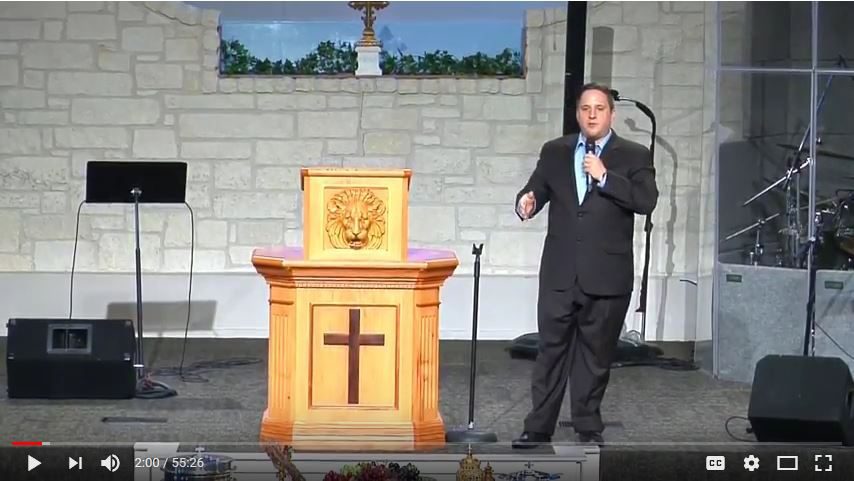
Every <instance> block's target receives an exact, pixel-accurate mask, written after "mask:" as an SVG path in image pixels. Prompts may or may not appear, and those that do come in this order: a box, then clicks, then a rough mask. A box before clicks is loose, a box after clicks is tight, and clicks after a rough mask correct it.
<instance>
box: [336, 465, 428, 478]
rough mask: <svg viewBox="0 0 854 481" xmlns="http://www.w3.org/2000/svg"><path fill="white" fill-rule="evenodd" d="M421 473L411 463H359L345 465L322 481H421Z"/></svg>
mask: <svg viewBox="0 0 854 481" xmlns="http://www.w3.org/2000/svg"><path fill="white" fill-rule="evenodd" d="M424 479H425V478H423V477H422V476H421V472H420V471H419V470H418V468H416V467H415V465H413V464H412V463H409V464H407V465H406V466H401V465H400V464H398V463H388V464H383V463H377V462H370V463H359V464H357V465H355V466H352V465H346V466H344V468H343V469H341V471H340V472H337V473H336V472H335V471H329V472H328V473H326V476H324V477H323V481H423V480H424Z"/></svg>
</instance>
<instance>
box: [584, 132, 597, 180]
mask: <svg viewBox="0 0 854 481" xmlns="http://www.w3.org/2000/svg"><path fill="white" fill-rule="evenodd" d="M584 150H585V151H586V152H587V153H588V154H594V155H596V142H594V141H592V140H590V139H587V144H586V145H585V146H584ZM592 188H593V185H592V183H591V182H590V174H587V192H590V191H591V190H592Z"/></svg>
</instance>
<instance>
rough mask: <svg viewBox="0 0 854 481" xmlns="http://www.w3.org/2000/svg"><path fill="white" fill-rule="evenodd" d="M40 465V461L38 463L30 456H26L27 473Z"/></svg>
mask: <svg viewBox="0 0 854 481" xmlns="http://www.w3.org/2000/svg"><path fill="white" fill-rule="evenodd" d="M41 464H42V463H41V461H39V460H38V459H36V458H34V457H32V456H27V471H32V470H34V469H36V468H37V467H39V466H41Z"/></svg>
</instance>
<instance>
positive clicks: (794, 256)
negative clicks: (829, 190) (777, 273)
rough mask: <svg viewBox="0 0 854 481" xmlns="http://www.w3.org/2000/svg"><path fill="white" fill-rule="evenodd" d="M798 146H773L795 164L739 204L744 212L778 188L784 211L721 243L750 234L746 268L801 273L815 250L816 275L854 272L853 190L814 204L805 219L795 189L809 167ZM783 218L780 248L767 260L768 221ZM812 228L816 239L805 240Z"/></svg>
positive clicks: (800, 194) (826, 153) (805, 207)
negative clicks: (784, 151) (767, 267)
mask: <svg viewBox="0 0 854 481" xmlns="http://www.w3.org/2000/svg"><path fill="white" fill-rule="evenodd" d="M803 143H804V142H801V145H800V146H794V145H789V144H777V145H778V146H780V147H782V148H784V149H787V150H792V151H795V152H796V153H795V155H794V159H793V161H792V162H790V167H789V169H788V170H787V172H786V174H785V175H784V176H783V177H781V178H780V179H778V180H777V181H776V182H774V183H773V184H771V185H770V186H768V187H767V188H765V189H764V190H762V191H761V192H759V193H758V194H756V195H754V196H753V197H751V198H750V199H748V200H747V201H745V202H744V204H742V205H743V206H745V207H746V206H748V205H750V204H752V203H753V202H755V201H756V200H757V199H759V198H760V197H762V196H763V195H765V194H766V193H768V192H770V191H772V190H774V189H776V188H777V187H778V186H780V185H782V186H783V190H784V191H785V194H786V209H785V211H784V212H778V213H776V214H773V215H770V216H768V217H764V218H760V219H757V221H756V222H754V223H753V224H751V225H749V226H747V227H745V228H743V229H740V230H738V231H737V232H733V233H732V234H730V235H728V236H727V237H725V238H724V241H729V240H731V239H734V238H736V237H739V236H742V235H745V234H748V233H753V239H754V241H753V245H752V246H751V247H750V248H749V249H747V251H746V252H745V253H744V261H745V263H747V264H750V265H757V266H758V265H773V266H776V267H789V268H799V269H802V268H806V267H807V260H808V255H807V254H808V253H809V247H810V245H811V244H814V258H813V260H814V263H815V268H817V269H826V270H854V189H840V190H837V191H836V193H835V195H833V196H830V197H828V198H825V199H823V200H820V201H817V202H816V203H815V217H814V218H813V219H806V218H805V217H806V215H805V214H806V211H808V209H809V204H807V205H802V203H803V202H802V201H803V200H804V197H806V198H807V200H808V198H809V196H808V195H807V194H806V193H804V192H803V190H801V189H799V188H797V187H798V186H799V185H800V182H799V180H800V178H799V177H800V174H801V171H802V170H803V169H804V168H806V167H808V166H809V164H810V163H811V160H810V159H809V158H808V157H807V158H806V159H805V160H802V159H801V155H800V154H801V153H802V152H803V151H804V148H803ZM817 155H819V156H826V157H833V158H838V159H845V160H850V161H854V157H852V156H848V155H844V154H838V153H835V152H830V151H826V150H818V151H817ZM844 179H845V180H849V181H851V182H852V183H854V176H845V177H844ZM781 215H785V216H786V217H785V218H786V223H785V226H784V227H783V228H781V229H778V230H777V231H776V232H775V233H776V236H775V237H776V242H774V243H775V244H777V245H779V247H778V248H777V249H776V252H775V253H774V258H773V261H771V262H769V259H768V258H767V256H766V254H767V253H766V249H765V244H764V243H763V239H762V235H763V231H764V230H765V229H764V228H765V227H766V225H768V224H769V223H770V222H771V221H773V220H775V219H777V218H778V217H780V216H781ZM807 222H812V223H813V224H814V231H813V232H815V237H814V238H813V239H810V238H809V229H808V227H809V225H808V224H807Z"/></svg>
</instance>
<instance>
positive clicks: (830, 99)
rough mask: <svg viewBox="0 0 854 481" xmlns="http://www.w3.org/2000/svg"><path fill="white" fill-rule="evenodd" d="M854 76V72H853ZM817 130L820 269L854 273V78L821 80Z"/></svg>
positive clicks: (821, 77) (826, 77) (818, 249)
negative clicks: (853, 112) (852, 120)
mask: <svg viewBox="0 0 854 481" xmlns="http://www.w3.org/2000/svg"><path fill="white" fill-rule="evenodd" d="M851 75H854V72H852V73H851ZM818 79H819V82H818V87H819V100H821V93H822V92H824V91H825V89H826V94H825V96H824V102H822V103H820V109H819V110H818V116H817V123H818V128H817V130H816V132H817V135H818V145H817V151H816V177H815V178H816V182H815V185H816V203H817V207H816V211H818V215H817V218H816V221H817V222H818V223H819V225H818V226H817V227H818V229H817V232H819V234H820V235H819V236H818V237H817V240H818V241H819V244H818V246H817V249H816V254H817V258H816V265H817V267H818V268H819V269H828V270H850V269H854V260H853V259H854V143H852V141H854V125H852V123H851V121H850V118H851V112H852V111H854V89H852V87H854V84H852V80H854V77H849V76H840V75H836V76H830V75H819V76H818Z"/></svg>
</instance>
